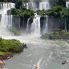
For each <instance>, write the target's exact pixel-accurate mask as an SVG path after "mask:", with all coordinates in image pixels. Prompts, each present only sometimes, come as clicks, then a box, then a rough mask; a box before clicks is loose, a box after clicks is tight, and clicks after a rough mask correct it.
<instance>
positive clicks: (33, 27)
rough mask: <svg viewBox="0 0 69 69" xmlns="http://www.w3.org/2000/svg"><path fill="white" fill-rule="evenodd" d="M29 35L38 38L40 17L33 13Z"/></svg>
mask: <svg viewBox="0 0 69 69" xmlns="http://www.w3.org/2000/svg"><path fill="white" fill-rule="evenodd" d="M31 33H32V34H34V35H35V36H40V16H39V15H37V13H35V16H34V19H33V23H32V25H31Z"/></svg>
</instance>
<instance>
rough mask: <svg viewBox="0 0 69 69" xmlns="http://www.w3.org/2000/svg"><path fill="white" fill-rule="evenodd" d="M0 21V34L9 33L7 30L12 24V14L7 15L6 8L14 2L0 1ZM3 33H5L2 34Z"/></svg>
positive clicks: (10, 6) (13, 5)
mask: <svg viewBox="0 0 69 69" xmlns="http://www.w3.org/2000/svg"><path fill="white" fill-rule="evenodd" d="M0 6H1V9H0V14H1V21H0V35H9V34H10V33H9V30H8V28H10V27H11V26H12V15H7V12H8V10H10V9H11V8H14V7H15V4H14V3H0ZM4 33H5V34H4Z"/></svg>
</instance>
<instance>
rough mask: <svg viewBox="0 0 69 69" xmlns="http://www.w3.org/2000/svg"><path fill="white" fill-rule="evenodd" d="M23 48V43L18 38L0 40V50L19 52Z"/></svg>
mask: <svg viewBox="0 0 69 69" xmlns="http://www.w3.org/2000/svg"><path fill="white" fill-rule="evenodd" d="M22 50H23V44H22V43H21V42H20V41H19V40H15V39H12V40H10V39H9V40H5V39H2V40H0V52H12V53H19V52H21V51H22Z"/></svg>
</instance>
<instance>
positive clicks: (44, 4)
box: [39, 1, 50, 10]
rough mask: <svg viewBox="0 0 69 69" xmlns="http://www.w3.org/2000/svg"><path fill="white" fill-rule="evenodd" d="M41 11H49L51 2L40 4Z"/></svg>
mask: <svg viewBox="0 0 69 69" xmlns="http://www.w3.org/2000/svg"><path fill="white" fill-rule="evenodd" d="M39 9H40V10H43V9H45V10H48V9H50V3H49V1H43V2H40V4H39Z"/></svg>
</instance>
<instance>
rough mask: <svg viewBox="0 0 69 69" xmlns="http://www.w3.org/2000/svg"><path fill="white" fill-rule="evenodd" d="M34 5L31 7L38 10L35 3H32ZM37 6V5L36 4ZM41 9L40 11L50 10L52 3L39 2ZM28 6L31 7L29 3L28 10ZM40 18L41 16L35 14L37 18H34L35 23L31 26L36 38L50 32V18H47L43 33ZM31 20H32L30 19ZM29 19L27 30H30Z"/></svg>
mask: <svg viewBox="0 0 69 69" xmlns="http://www.w3.org/2000/svg"><path fill="white" fill-rule="evenodd" d="M30 3H31V4H32V5H31V7H32V8H33V9H34V10H36V9H37V7H36V8H34V7H35V3H33V2H30ZM36 4H37V3H36ZM38 5H39V9H40V10H43V9H45V10H48V9H50V3H49V1H43V2H39V4H38ZM28 6H30V5H29V4H28V3H27V9H28V8H29V7H28ZM40 18H41V16H39V15H37V13H35V16H34V19H33V22H32V24H31V33H32V34H34V35H36V36H40V35H41V34H44V33H47V32H48V16H46V20H45V23H44V27H43V33H41V26H40V25H41V22H40ZM29 19H30V18H29ZM29 19H28V22H27V30H28V29H29V24H28V23H29Z"/></svg>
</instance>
